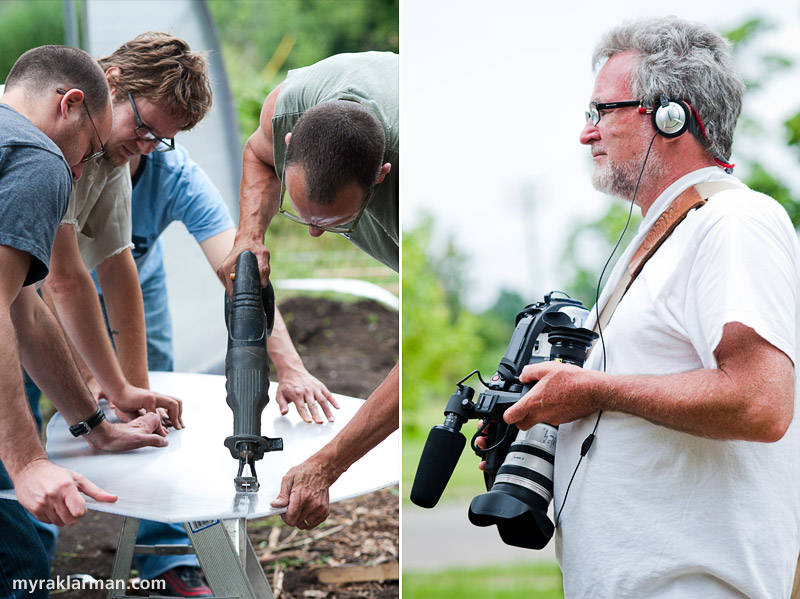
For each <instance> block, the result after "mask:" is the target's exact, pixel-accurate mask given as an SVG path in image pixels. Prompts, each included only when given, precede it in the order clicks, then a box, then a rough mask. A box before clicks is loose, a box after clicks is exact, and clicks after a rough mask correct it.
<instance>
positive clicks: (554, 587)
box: [403, 563, 564, 599]
mask: <svg viewBox="0 0 800 599" xmlns="http://www.w3.org/2000/svg"><path fill="white" fill-rule="evenodd" d="M522 597H524V598H526V599H563V597H564V592H563V588H562V583H561V571H560V570H559V569H558V566H557V565H556V564H538V563H530V564H514V565H511V566H506V567H493V568H481V569H474V568H473V569H458V570H445V571H441V572H425V573H421V572H403V599H450V598H452V599H456V598H457V599H520V598H522Z"/></svg>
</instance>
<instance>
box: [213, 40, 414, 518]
mask: <svg viewBox="0 0 800 599" xmlns="http://www.w3.org/2000/svg"><path fill="white" fill-rule="evenodd" d="M398 113H399V110H398V56H397V55H396V54H393V53H390V52H364V53H358V54H339V55H336V56H332V57H330V58H326V59H325V60H322V61H320V62H318V63H316V64H314V65H311V66H309V67H305V68H302V69H297V70H294V71H290V72H289V74H288V76H287V77H286V80H285V81H284V82H283V83H281V84H280V85H279V86H278V87H277V88H275V89H274V90H273V91H272V93H270V94H269V96H267V98H266V100H265V101H264V106H263V107H262V109H261V119H260V126H259V128H258V129H257V130H256V132H255V133H253V135H251V136H250V139H248V141H247V145H246V146H245V150H244V158H243V165H244V166H243V172H242V184H241V192H240V196H239V229H238V231H237V233H236V240H235V243H234V248H233V250H232V251H231V253H230V254H229V255H228V257H227V258H226V259H225V261H224V262H223V263H222V265H221V266H220V268H219V269H218V270H217V275H218V276H219V277H220V279H221V280H222V282H223V283H224V284H225V285H226V287H227V289H228V292H229V293H230V291H231V280H230V274H231V272H232V271H233V268H234V265H235V262H236V258H237V256H238V255H239V254H240V253H241V252H243V251H244V250H250V251H252V252H253V253H255V254H256V256H257V257H258V261H259V268H260V270H261V277H262V284H263V285H266V284H267V280H268V279H269V257H270V256H269V251H268V250H267V248H266V247H265V245H264V234H265V232H266V231H267V228H268V227H269V224H270V222H271V221H272V218H273V217H274V216H275V215H276V214H278V213H279V212H280V213H281V214H283V215H284V216H285V217H287V218H289V219H290V220H293V221H295V222H297V223H300V224H302V225H304V226H307V227H308V231H309V234H310V235H311V236H312V237H319V236H320V235H322V234H323V233H324V232H326V231H327V232H331V233H339V234H341V235H344V236H345V237H347V239H349V240H350V241H351V242H352V243H353V244H354V245H356V246H357V247H358V248H360V249H361V250H363V251H364V252H366V253H367V254H369V255H370V256H372V257H373V258H375V259H376V260H378V261H380V262H381V263H383V264H385V265H386V266H388V267H389V268H391V269H392V270H394V271H398V270H399V258H398V255H399V252H398V246H399V226H398V183H399V126H398V125H399V116H398ZM399 396H400V380H399V371H398V367H397V365H395V367H394V368H393V369H392V370H391V372H390V373H389V375H388V376H387V377H386V379H385V380H384V381H383V382H382V383H381V384H380V386H378V388H377V389H376V390H375V391H374V392H373V393H372V394H371V395H370V397H369V398H368V400H367V402H366V403H365V404H364V406H363V407H362V408H361V409H360V410H359V411H358V412H357V413H356V415H355V416H354V417H353V419H352V420H351V421H350V422H349V423H348V424H347V426H346V427H345V428H344V429H343V430H342V431H341V432H340V433H339V435H337V436H336V438H335V439H333V440H332V441H331V442H330V443H329V444H328V445H326V446H325V447H323V448H322V449H321V450H320V451H319V452H318V453H316V454H315V455H313V456H311V457H310V458H309V459H308V460H306V461H305V462H303V463H302V464H300V465H299V466H296V467H295V468H292V469H291V470H290V471H289V472H288V473H287V474H286V476H285V477H284V479H283V481H282V484H281V492H280V494H279V495H278V498H277V499H276V501H275V502H273V504H272V505H273V506H274V507H284V506H285V507H287V510H286V513H285V514H284V516H283V519H284V521H286V523H287V524H289V525H291V526H298V527H299V528H314V527H315V526H317V525H318V524H320V523H321V522H322V521H323V520H325V519H326V518H327V517H328V513H329V510H328V488H329V487H330V485H332V484H333V483H334V482H335V481H336V479H337V478H338V477H339V476H340V475H341V474H342V473H343V472H344V471H345V470H346V469H347V468H348V467H349V466H350V465H351V464H352V463H353V462H355V461H356V460H358V459H359V458H360V457H362V456H363V455H364V454H366V453H367V452H368V451H369V450H370V449H372V448H373V447H375V446H376V445H377V444H378V443H380V442H381V441H382V440H383V439H385V438H386V437H387V436H388V435H389V434H391V432H392V431H394V430H395V429H396V428H397V426H398V420H399Z"/></svg>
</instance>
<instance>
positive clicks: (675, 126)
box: [653, 94, 689, 137]
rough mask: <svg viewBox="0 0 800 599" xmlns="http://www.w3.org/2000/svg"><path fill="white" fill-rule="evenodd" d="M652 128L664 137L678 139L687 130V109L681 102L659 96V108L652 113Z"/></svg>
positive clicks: (662, 95)
mask: <svg viewBox="0 0 800 599" xmlns="http://www.w3.org/2000/svg"><path fill="white" fill-rule="evenodd" d="M653 127H655V129H656V131H658V132H659V133H660V134H661V135H663V136H664V137H678V136H679V135H682V134H683V132H684V131H686V130H687V129H688V128H689V107H688V106H687V105H686V103H685V102H683V101H682V100H670V99H669V98H667V96H665V95H664V94H661V106H659V107H658V109H656V110H655V112H653Z"/></svg>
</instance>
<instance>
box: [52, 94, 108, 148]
mask: <svg viewBox="0 0 800 599" xmlns="http://www.w3.org/2000/svg"><path fill="white" fill-rule="evenodd" d="M56 92H57V93H58V94H60V95H62V96H64V95H66V93H67V90H65V89H61V88H60V87H59V88H58V89H57V90H56ZM83 109H84V110H85V111H86V116H88V117H89V122H90V123H91V124H92V129H94V132H95V135H97V140H98V141H99V142H100V149H99V150H98V151H97V152H94V153H93V154H90V155H89V156H84V157H83V158H81V162H89V161H90V160H94V159H95V158H100V156H102V155H103V154H105V153H106V147H105V146H104V145H103V139H102V138H101V137H100V132H99V131H98V130H97V127H95V124H94V121H93V120H92V115H91V114H89V108H88V107H87V106H86V101H85V100H84V102H83Z"/></svg>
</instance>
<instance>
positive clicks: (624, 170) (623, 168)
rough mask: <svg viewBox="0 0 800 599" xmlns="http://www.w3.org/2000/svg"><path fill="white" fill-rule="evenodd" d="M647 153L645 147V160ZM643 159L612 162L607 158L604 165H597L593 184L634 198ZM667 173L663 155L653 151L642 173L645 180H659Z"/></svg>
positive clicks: (608, 191) (595, 186)
mask: <svg viewBox="0 0 800 599" xmlns="http://www.w3.org/2000/svg"><path fill="white" fill-rule="evenodd" d="M646 154H647V148H646V147H645V148H644V149H643V151H642V153H641V155H642V158H641V160H644V157H645V155H646ZM641 160H636V161H634V160H630V161H628V162H625V163H619V162H612V161H610V160H608V158H606V164H605V165H604V166H602V167H599V166H595V168H594V171H592V185H593V186H594V188H595V189H596V190H598V191H602V192H603V193H607V194H609V195H613V196H615V197H618V198H622V199H624V200H629V201H630V200H632V199H633V194H634V192H635V191H636V182H637V181H638V180H639V173H640V172H641V170H642V162H641ZM665 174H666V167H665V165H664V161H663V160H662V159H661V156H659V155H658V154H656V153H655V152H653V151H651V152H650V156H648V158H647V166H646V167H645V170H644V173H643V174H642V180H643V181H645V182H648V181H653V180H659V179H661V178H662V177H663V176H664V175H665Z"/></svg>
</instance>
